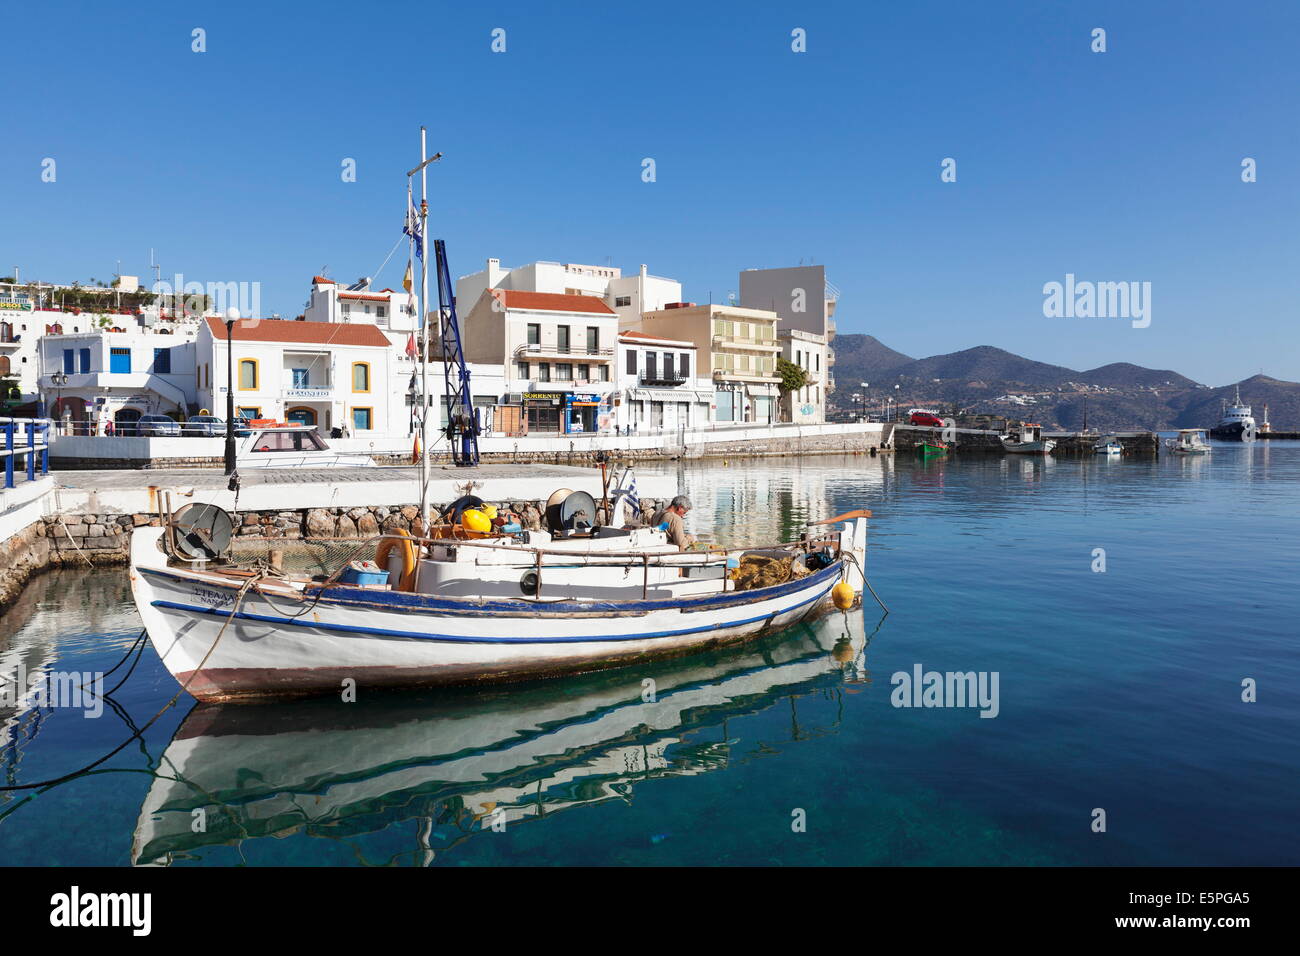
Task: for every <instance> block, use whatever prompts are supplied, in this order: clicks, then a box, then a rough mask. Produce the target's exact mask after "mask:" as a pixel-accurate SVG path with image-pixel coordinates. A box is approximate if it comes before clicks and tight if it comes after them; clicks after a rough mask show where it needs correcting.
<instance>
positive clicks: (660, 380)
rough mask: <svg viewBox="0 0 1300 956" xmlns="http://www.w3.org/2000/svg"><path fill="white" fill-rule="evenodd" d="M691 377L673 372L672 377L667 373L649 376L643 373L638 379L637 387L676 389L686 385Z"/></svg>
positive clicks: (656, 373)
mask: <svg viewBox="0 0 1300 956" xmlns="http://www.w3.org/2000/svg"><path fill="white" fill-rule="evenodd" d="M689 379H690V376H688V375H683V374H682V373H681V372H673V373H672V374H671V375H669V374H667V373H666V372H655V373H653V374H650V375H647V374H646V373H644V372H642V373H641V375H640V376H639V377H638V378H637V385H639V386H641V387H643V388H675V387H676V386H678V385H685V384H686V382H687V381H689Z"/></svg>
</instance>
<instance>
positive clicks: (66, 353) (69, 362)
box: [63, 349, 77, 375]
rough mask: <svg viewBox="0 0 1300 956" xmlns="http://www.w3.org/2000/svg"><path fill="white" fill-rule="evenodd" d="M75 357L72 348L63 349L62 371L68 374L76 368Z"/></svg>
mask: <svg viewBox="0 0 1300 956" xmlns="http://www.w3.org/2000/svg"><path fill="white" fill-rule="evenodd" d="M76 361H77V357H76V354H75V353H74V352H73V351H72V349H64V350H63V371H64V372H65V373H67V374H69V375H71V374H72V373H73V372H75V371H76V370H77V365H76Z"/></svg>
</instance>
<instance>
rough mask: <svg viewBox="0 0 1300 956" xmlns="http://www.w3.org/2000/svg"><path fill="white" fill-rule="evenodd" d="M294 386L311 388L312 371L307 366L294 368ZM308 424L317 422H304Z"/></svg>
mask: <svg viewBox="0 0 1300 956" xmlns="http://www.w3.org/2000/svg"><path fill="white" fill-rule="evenodd" d="M292 374H293V387H294V388H310V387H311V386H310V384H309V383H310V382H311V372H310V370H309V369H305V368H295V369H293V370H292ZM304 424H307V425H314V424H316V423H315V422H304Z"/></svg>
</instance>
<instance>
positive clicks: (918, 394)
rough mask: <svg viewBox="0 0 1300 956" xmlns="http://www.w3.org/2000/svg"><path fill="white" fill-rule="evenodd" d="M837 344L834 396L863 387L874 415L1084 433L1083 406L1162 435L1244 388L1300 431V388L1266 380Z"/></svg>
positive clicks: (1215, 416) (1255, 402)
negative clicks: (1023, 421)
mask: <svg viewBox="0 0 1300 956" xmlns="http://www.w3.org/2000/svg"><path fill="white" fill-rule="evenodd" d="M834 348H835V377H836V381H837V383H838V385H837V388H836V390H835V392H834V393H832V396H833V398H832V400H833V402H834V403H835V404H837V405H839V406H840V407H841V408H848V407H849V406H850V405H851V404H852V401H851V399H850V398H849V396H850V395H852V394H854V393H860V392H861V389H860V387H859V385H860V383H861V382H867V383H868V386H869V387H868V389H867V396H868V398H867V407H868V410H872V409H873V408H874V407H875V406H876V404H877V403H878V402H879V401H880V400H881V398H882V397H883V396H885V395H891V394H892V395H894V396H896V397H897V400H898V402H899V403H900V404H903V405H909V406H927V407H928V406H932V405H944V406H948V407H951V406H952V405H956V406H957V407H958V408H959V409H960V410H961V411H963V412H966V413H969V414H981V413H985V414H995V415H1008V416H1010V417H1013V418H1033V419H1034V420H1035V421H1038V422H1039V423H1040V424H1043V425H1045V426H1048V427H1057V428H1067V429H1069V428H1080V427H1082V425H1083V419H1084V414H1085V410H1086V414H1087V420H1088V426H1089V427H1090V428H1097V429H1102V430H1105V429H1112V430H1116V431H1118V430H1130V429H1151V430H1157V431H1163V430H1168V429H1173V428H1208V427H1210V426H1211V425H1214V424H1215V423H1217V422H1218V420H1219V415H1220V409H1221V406H1222V403H1223V402H1224V401H1226V400H1231V399H1232V397H1233V395H1234V389H1235V388H1238V387H1239V388H1240V389H1241V398H1242V401H1244V402H1246V403H1247V404H1250V405H1252V406H1253V407H1254V414H1255V418H1256V420H1257V421H1261V422H1262V421H1263V411H1264V409H1263V406H1264V405H1265V404H1267V405H1268V411H1269V418H1270V420H1271V423H1272V426H1273V428H1274V429H1275V430H1278V431H1295V430H1298V429H1300V383H1297V382H1287V381H1282V380H1280V379H1275V378H1270V377H1269V376H1267V375H1255V376H1252V377H1251V378H1248V379H1245V380H1244V381H1242V382H1239V383H1233V384H1231V385H1226V386H1222V387H1219V388H1211V387H1209V386H1207V385H1202V384H1201V383H1199V382H1196V381H1193V380H1192V379H1190V378H1188V377H1187V376H1185V375H1180V374H1179V373H1178V372H1175V371H1172V370H1170V369H1151V368H1144V367H1143V366H1141V365H1134V364H1132V363H1130V362H1114V363H1111V364H1110V365H1103V366H1101V367H1099V368H1094V369H1089V370H1087V371H1077V370H1075V369H1071V368H1066V367H1065V366H1063V365H1051V364H1048V363H1046V362H1037V361H1034V360H1033V359H1028V358H1025V357H1024V356H1021V355H1016V354H1015V353H1013V352H1008V351H1006V350H1005V349H999V348H994V347H993V346H991V345H980V346H976V347H975V348H970V349H963V350H962V351H960V352H949V353H947V354H944V355H932V356H929V357H928V358H921V359H916V358H912V357H911V356H908V355H904V354H903V353H902V352H899V351H896V350H894V349H891V348H889V347H888V346H887V345H885V344H884V343H882V342H881V341H880V340H879V339H877V338H875V337H874V336H871V335H862V334H855V333H846V334H842V335H837V336H836V337H835V345H834ZM895 385H897V386H899V387H898V388H897V389H895V388H894V387H893V386H895Z"/></svg>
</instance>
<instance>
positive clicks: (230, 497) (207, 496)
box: [0, 464, 678, 637]
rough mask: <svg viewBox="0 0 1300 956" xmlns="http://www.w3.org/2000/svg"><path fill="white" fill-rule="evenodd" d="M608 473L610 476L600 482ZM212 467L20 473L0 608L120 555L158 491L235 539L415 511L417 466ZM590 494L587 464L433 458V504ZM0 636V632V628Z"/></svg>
mask: <svg viewBox="0 0 1300 956" xmlns="http://www.w3.org/2000/svg"><path fill="white" fill-rule="evenodd" d="M614 477H615V476H614V475H613V474H611V480H612V479H613V478H614ZM636 482H637V492H638V494H639V496H640V498H641V500H642V503H643V506H649V505H650V503H651V502H653V501H655V500H656V499H658V500H663V499H666V498H671V497H672V496H673V495H675V494H677V492H678V489H677V482H676V479H675V478H674V477H672V476H671V475H666V474H658V473H653V472H649V471H638V472H637V476H636ZM228 484H229V479H228V478H227V477H226V476H225V475H224V474H223V473H222V472H221V471H219V470H200V469H193V468H184V469H176V470H170V471H169V470H150V471H139V472H123V471H117V470H106V471H74V472H64V473H61V474H57V475H50V476H48V477H45V478H42V479H40V480H39V481H33V482H28V483H26V484H24V485H21V486H19V488H17V489H10V490H7V491H6V492H5V494H4V495H0V608H3V607H5V606H7V605H9V604H10V603H12V602H13V601H14V600H15V599H17V597H18V596H19V595H20V594H21V592H22V589H23V587H24V585H25V584H26V583H27V581H28V580H29V579H30V578H31V576H32V575H34V574H37V573H39V572H41V571H44V570H46V569H49V568H55V567H99V566H103V565H113V564H123V563H125V562H126V560H127V556H128V554H129V553H130V541H131V533H132V531H133V530H134V529H135V528H138V527H144V526H150V525H152V526H157V525H158V524H159V523H160V521H159V517H158V512H159V508H160V505H161V504H162V499H161V495H162V493H164V492H167V493H170V495H171V499H170V505H171V508H172V509H173V510H179V509H180V508H182V507H184V506H185V505H187V504H191V503H196V502H202V503H210V504H215V505H218V506H219V507H221V508H223V509H225V510H226V511H228V512H230V513H231V515H232V517H233V519H234V521H235V523H236V526H237V531H236V533H237V535H239V536H241V537H249V536H257V537H268V538H303V537H320V538H333V537H340V538H352V537H357V538H367V537H371V536H373V535H376V534H379V533H380V532H381V531H395V530H397V529H402V530H407V529H409V528H410V527H411V524H412V521H413V519H414V518H415V517H416V515H417V514H418V508H417V506H416V505H417V502H418V500H419V496H420V491H419V469H418V468H415V467H413V466H405V467H376V468H331V469H315V470H309V469H249V470H248V471H246V472H243V473H241V475H240V482H239V488H238V490H237V491H232V490H230V488H229V487H228ZM561 488H568V489H570V490H572V491H586V492H588V493H589V494H591V495H592V496H593V497H595V498H599V497H600V493H601V477H600V470H599V469H598V468H591V467H586V468H579V467H570V466H567V465H545V464H533V465H528V466H527V467H520V466H517V465H499V464H498V465H492V464H489V465H480V466H479V467H477V468H455V467H450V466H448V467H435V468H434V469H432V474H431V480H430V482H429V503H430V505H431V507H432V508H433V509H434V510H435V511H441V510H442V508H443V507H445V506H446V505H448V504H450V503H451V502H453V501H455V500H456V499H457V498H459V497H461V496H462V495H466V494H474V495H477V496H478V497H480V498H482V499H484V500H485V501H488V502H493V503H497V504H500V505H506V506H508V507H511V508H514V509H515V510H517V511H519V513H520V515H521V517H522V519H523V520H524V522H525V524H526V525H527V526H529V527H540V526H541V525H540V522H541V517H542V511H543V508H544V504H545V501H546V499H547V498H548V497H550V495H551V494H552V493H553V492H555V491H557V490H559V489H561ZM2 636H3V635H0V637H2Z"/></svg>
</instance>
